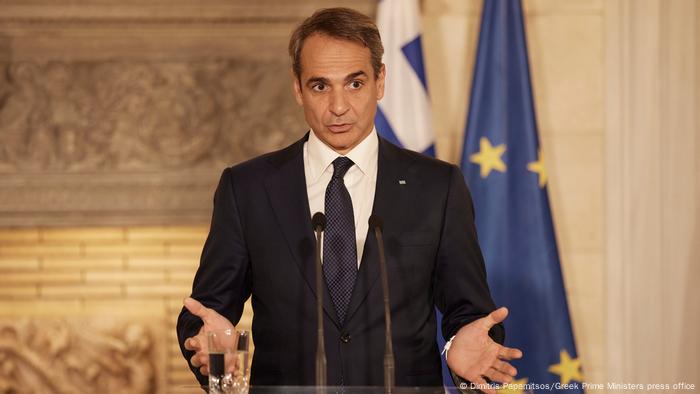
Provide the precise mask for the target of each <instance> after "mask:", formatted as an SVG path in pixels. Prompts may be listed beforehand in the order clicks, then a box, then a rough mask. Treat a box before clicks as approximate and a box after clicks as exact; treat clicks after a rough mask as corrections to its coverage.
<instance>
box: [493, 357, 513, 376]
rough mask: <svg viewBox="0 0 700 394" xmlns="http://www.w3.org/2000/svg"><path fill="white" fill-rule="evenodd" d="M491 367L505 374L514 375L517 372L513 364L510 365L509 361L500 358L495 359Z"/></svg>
mask: <svg viewBox="0 0 700 394" xmlns="http://www.w3.org/2000/svg"><path fill="white" fill-rule="evenodd" d="M493 368H494V369H496V370H497V371H499V372H502V373H504V374H506V375H510V376H512V377H515V375H517V374H518V370H517V369H515V367H514V366H512V365H510V364H509V363H507V362H505V361H501V360H496V361H495V362H494V363H493Z"/></svg>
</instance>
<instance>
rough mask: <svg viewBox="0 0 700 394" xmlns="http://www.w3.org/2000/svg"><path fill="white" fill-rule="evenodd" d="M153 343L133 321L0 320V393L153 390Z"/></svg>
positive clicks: (144, 393) (133, 393) (134, 393)
mask: <svg viewBox="0 0 700 394" xmlns="http://www.w3.org/2000/svg"><path fill="white" fill-rule="evenodd" d="M93 322H94V321H93ZM82 323H85V322H82ZM93 324H94V323H93ZM157 348H158V345H157V343H156V341H155V340H154V333H153V332H152V330H151V329H150V328H149V327H148V326H146V325H142V324H139V323H133V322H132V323H125V322H121V323H116V322H114V323H111V324H108V325H105V324H104V323H102V325H101V326H99V327H95V326H94V325H91V324H78V323H76V321H75V320H71V322H68V321H63V320H48V319H40V320H23V321H20V322H16V323H8V322H3V323H0V393H27V394H29V393H47V394H81V393H85V394H88V393H95V392H101V393H118V394H150V393H156V392H157V391H158V382H157V379H156V376H157V374H158V371H157V366H158V365H159V364H161V365H162V363H163V361H164V360H163V359H158V357H159V352H158V350H157Z"/></svg>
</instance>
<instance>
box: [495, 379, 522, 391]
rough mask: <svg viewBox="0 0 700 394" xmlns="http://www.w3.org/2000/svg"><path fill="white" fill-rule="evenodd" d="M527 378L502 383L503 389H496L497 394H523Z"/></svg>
mask: <svg viewBox="0 0 700 394" xmlns="http://www.w3.org/2000/svg"><path fill="white" fill-rule="evenodd" d="M526 384H527V378H522V379H517V380H514V381H512V382H510V383H504V384H503V388H501V389H498V393H499V394H523V393H525V385H526Z"/></svg>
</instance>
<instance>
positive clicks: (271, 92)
mask: <svg viewBox="0 0 700 394" xmlns="http://www.w3.org/2000/svg"><path fill="white" fill-rule="evenodd" d="M0 72H2V74H0V75H2V78H3V79H4V81H3V82H4V83H2V84H1V85H0V174H2V179H0V226H2V225H54V224H156V223H164V224H170V223H191V222H198V223H206V222H207V221H208V220H209V215H210V206H211V196H212V194H211V193H212V191H213V187H214V186H215V184H216V180H217V179H218V175H219V174H220V173H221V170H222V169H223V168H224V167H226V166H229V165H231V164H233V163H236V162H240V161H242V160H245V159H248V158H251V157H254V156H257V155H260V154H262V153H265V152H268V151H271V150H274V149H277V148H280V147H282V146H284V145H286V144H288V143H290V142H291V141H293V140H295V139H297V138H299V137H300V136H301V135H302V133H303V131H304V130H305V128H306V125H305V123H304V121H303V117H302V113H301V111H300V110H299V108H298V107H297V105H296V103H294V101H293V99H292V97H291V89H290V82H289V79H288V78H289V77H288V76H287V73H288V71H287V65H286V59H284V61H277V62H272V61H268V62H265V61H253V60H244V59H219V60H208V61H207V60H198V61H192V62H138V61H118V60H115V61H95V62H85V61H79V62H60V61H53V62H46V63H30V62H22V63H4V64H0ZM280 75H282V76H283V77H281V78H280ZM100 213H103V215H101V214H100ZM76 222H77V223H76Z"/></svg>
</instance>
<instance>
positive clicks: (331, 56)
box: [294, 34, 385, 154]
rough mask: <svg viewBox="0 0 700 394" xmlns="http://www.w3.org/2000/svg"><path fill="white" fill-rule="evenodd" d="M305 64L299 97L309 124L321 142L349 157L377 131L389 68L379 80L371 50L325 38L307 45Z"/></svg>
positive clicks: (298, 81) (319, 36)
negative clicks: (375, 121) (375, 72)
mask: <svg viewBox="0 0 700 394" xmlns="http://www.w3.org/2000/svg"><path fill="white" fill-rule="evenodd" d="M300 58H301V76H300V78H299V79H296V80H295V82H294V93H295V97H296V100H297V103H299V105H301V106H303V107H304V116H305V117H306V122H307V123H308V124H309V126H311V128H312V129H313V130H314V132H315V133H316V136H317V137H318V138H319V139H320V140H321V141H323V142H324V143H325V144H326V145H328V146H329V147H330V148H332V149H333V150H335V151H336V152H338V153H340V154H346V153H347V152H349V151H350V150H351V149H352V148H354V147H355V146H356V145H357V144H359V143H360V142H361V141H362V140H363V139H364V138H365V137H366V136H367V135H369V133H370V132H371V131H372V128H373V126H374V115H375V114H376V112H377V101H378V100H379V99H381V98H382V96H384V76H385V69H384V66H383V65H382V69H381V72H380V73H379V75H378V76H377V77H376V78H375V76H374V71H373V70H372V62H371V60H370V52H369V48H366V47H365V46H363V45H361V44H358V43H355V42H352V41H345V40H339V39H336V38H332V37H328V36H326V35H322V34H314V35H312V36H310V37H308V38H307V39H306V40H305V41H304V47H303V48H302V50H301V55H300Z"/></svg>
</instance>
